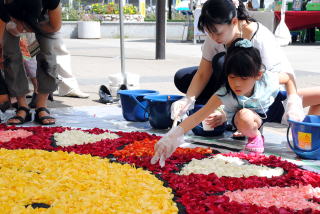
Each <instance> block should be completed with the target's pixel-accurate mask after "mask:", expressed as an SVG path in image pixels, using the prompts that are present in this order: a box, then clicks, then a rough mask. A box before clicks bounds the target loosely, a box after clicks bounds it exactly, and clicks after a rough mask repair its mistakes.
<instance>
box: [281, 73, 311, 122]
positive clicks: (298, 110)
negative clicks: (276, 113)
mask: <svg viewBox="0 0 320 214" xmlns="http://www.w3.org/2000/svg"><path fill="white" fill-rule="evenodd" d="M279 83H280V84H284V85H285V87H286V90H287V93H288V96H287V97H288V98H287V103H286V107H285V113H284V119H286V120H288V119H291V120H295V121H303V119H304V117H305V115H304V111H303V104H302V98H301V97H300V96H299V95H298V94H297V88H296V86H295V82H294V79H293V75H291V74H288V73H284V72H282V73H279Z"/></svg>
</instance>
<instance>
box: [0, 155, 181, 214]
mask: <svg viewBox="0 0 320 214" xmlns="http://www.w3.org/2000/svg"><path fill="white" fill-rule="evenodd" d="M35 163H36V164H35ZM0 165H1V169H0V181H1V183H0V187H1V191H0V199H1V200H0V207H1V212H2V213H21V212H22V213H26V212H28V213H41V212H43V210H44V209H46V211H47V212H48V213H87V212H89V213H152V212H156V213H164V214H165V213H168V214H169V213H170V214H171V213H177V211H178V208H177V207H176V205H175V203H174V202H173V201H172V198H173V195H172V193H171V190H170V189H169V188H165V187H164V186H163V183H162V181H160V180H158V179H157V178H156V177H155V176H153V175H151V174H150V172H148V171H145V170H142V169H141V168H140V169H136V168H134V167H132V166H130V165H128V164H125V165H122V164H119V163H110V162H109V161H108V159H101V158H98V157H92V156H91V155H78V154H74V153H70V154H68V153H66V152H62V151H58V152H47V151H41V150H28V149H26V150H6V149H1V150H0ZM34 204H44V205H47V208H42V209H33V208H32V205H34Z"/></svg>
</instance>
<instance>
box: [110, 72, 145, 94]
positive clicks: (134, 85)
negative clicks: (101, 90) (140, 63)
mask: <svg viewBox="0 0 320 214" xmlns="http://www.w3.org/2000/svg"><path fill="white" fill-rule="evenodd" d="M126 76H127V87H128V89H129V90H134V89H139V86H140V76H139V75H137V74H133V73H126ZM123 83H124V78H123V75H122V73H116V74H111V75H109V76H108V88H109V90H110V93H111V96H113V97H116V96H117V92H118V90H119V88H120V86H121V85H122V84H123Z"/></svg>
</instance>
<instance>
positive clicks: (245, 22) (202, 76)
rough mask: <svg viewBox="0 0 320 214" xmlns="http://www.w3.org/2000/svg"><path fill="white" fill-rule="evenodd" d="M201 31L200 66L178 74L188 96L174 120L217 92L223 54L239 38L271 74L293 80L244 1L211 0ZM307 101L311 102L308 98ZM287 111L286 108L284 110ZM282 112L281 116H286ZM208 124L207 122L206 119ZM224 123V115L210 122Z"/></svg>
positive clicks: (179, 103) (174, 112)
mask: <svg viewBox="0 0 320 214" xmlns="http://www.w3.org/2000/svg"><path fill="white" fill-rule="evenodd" d="M198 28H199V29H200V30H201V31H203V32H206V33H207V35H208V36H207V38H206V40H205V42H204V44H203V46H202V59H201V61H200V65H199V67H191V68H184V69H181V70H179V71H178V72H177V73H176V75H175V85H176V87H177V88H178V89H179V90H180V91H181V92H183V93H186V96H185V97H184V98H182V99H181V100H178V101H176V102H175V103H173V105H172V108H171V117H172V119H177V118H181V117H182V115H184V114H185V112H186V111H188V110H190V109H192V108H193V106H194V103H195V102H197V103H200V104H205V103H206V102H207V101H208V100H209V99H210V97H211V96H212V95H213V94H214V93H215V92H216V91H217V89H218V88H219V86H220V83H221V81H223V78H225V77H224V74H223V72H222V67H223V62H224V55H225V52H226V49H227V48H228V47H229V46H230V44H231V43H232V42H233V41H235V40H236V39H238V38H244V39H248V40H250V41H251V42H252V44H253V47H255V48H257V49H258V50H259V51H260V54H261V58H262V63H263V64H264V66H265V67H266V69H267V70H269V71H272V72H286V73H289V74H291V76H292V77H294V71H293V68H292V67H291V65H290V63H289V61H288V59H287V57H286V56H285V55H284V53H283V51H282V50H281V49H280V46H279V45H278V44H277V42H276V40H275V37H274V35H273V34H272V32H270V31H269V30H268V29H267V28H266V27H265V26H263V25H262V24H261V23H259V22H256V21H255V20H254V19H253V18H251V17H250V16H249V14H248V11H247V10H246V8H245V6H244V4H243V3H242V1H238V0H233V1H231V0H208V1H207V2H206V3H205V4H204V5H203V8H202V11H201V15H200V17H199V22H198ZM319 92H320V90H319V89H318V88H317V89H311V90H307V89H305V90H304V89H302V90H300V93H299V94H303V95H304V96H308V97H310V102H311V99H314V98H315V96H319V94H320V93H319ZM307 100H308V99H307ZM282 111H283V112H284V109H282ZM319 111H320V106H318V107H313V108H311V109H310V110H309V114H316V113H315V112H319ZM283 112H282V113H283ZM207 121H208V120H207ZM223 122H225V117H224V114H222V113H221V114H219V115H215V116H214V117H211V119H210V121H208V123H209V124H210V125H211V127H216V126H218V125H221V124H222V123H223Z"/></svg>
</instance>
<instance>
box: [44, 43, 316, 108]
mask: <svg viewBox="0 0 320 214" xmlns="http://www.w3.org/2000/svg"><path fill="white" fill-rule="evenodd" d="M65 43H66V45H67V48H68V50H69V51H70V52H71V56H72V68H73V73H74V75H75V76H76V77H77V79H78V82H79V85H80V88H81V89H82V90H83V91H84V92H86V93H89V94H90V97H89V98H88V99H78V98H66V97H58V96H55V97H54V98H55V102H54V103H50V104H49V107H64V106H91V105H102V104H99V103H98V102H96V101H97V100H98V98H99V96H98V94H97V92H98V89H99V86H100V85H101V84H106V83H107V82H106V79H107V76H108V75H110V74H114V73H119V72H121V68H120V42H119V39H93V40H88V39H65ZM283 49H284V51H285V53H286V54H287V56H288V58H289V61H290V62H291V63H292V65H293V67H294V69H295V71H296V76H297V84H298V87H301V88H303V87H310V86H319V85H320V58H319V56H320V43H317V44H316V45H304V44H302V45H290V46H287V47H284V48H283ZM125 55H126V61H125V65H126V72H131V73H135V74H138V75H140V78H141V79H140V88H142V89H155V90H158V91H160V92H161V93H169V94H179V92H178V91H177V89H176V88H175V86H174V84H173V76H174V74H175V72H176V71H177V70H178V69H180V68H183V67H188V66H194V65H198V63H199V61H200V58H201V44H196V45H194V44H192V43H182V42H180V41H169V42H168V43H167V45H166V59H165V60H155V41H154V40H150V39H145V40H144V39H139V40H133V39H126V40H125Z"/></svg>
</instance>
